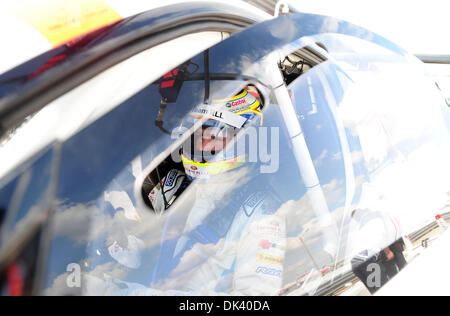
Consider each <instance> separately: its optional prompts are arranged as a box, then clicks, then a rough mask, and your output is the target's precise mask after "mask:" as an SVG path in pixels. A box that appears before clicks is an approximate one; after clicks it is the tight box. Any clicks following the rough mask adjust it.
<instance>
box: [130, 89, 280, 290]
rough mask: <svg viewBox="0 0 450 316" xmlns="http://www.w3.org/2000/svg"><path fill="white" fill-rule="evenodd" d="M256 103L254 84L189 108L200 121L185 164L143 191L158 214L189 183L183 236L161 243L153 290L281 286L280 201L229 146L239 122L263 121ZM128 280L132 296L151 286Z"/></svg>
mask: <svg viewBox="0 0 450 316" xmlns="http://www.w3.org/2000/svg"><path fill="white" fill-rule="evenodd" d="M262 107H263V104H262V101H261V98H260V95H259V93H258V91H257V89H256V88H255V87H253V86H247V87H246V88H245V89H244V90H242V91H241V92H240V93H238V94H237V95H236V96H234V97H232V98H229V99H222V100H215V101H214V102H212V104H211V105H204V106H203V107H201V108H199V109H197V110H196V111H194V112H193V113H191V117H193V118H194V119H196V120H202V122H203V123H202V124H203V125H202V128H201V129H199V130H198V132H197V133H195V134H194V135H193V136H192V137H191V139H189V140H188V141H187V142H186V143H185V144H184V145H183V147H182V153H181V157H182V161H183V167H184V170H178V169H171V170H169V171H168V172H167V173H166V174H164V175H162V176H161V177H160V179H159V180H160V181H159V182H160V183H158V185H156V186H155V187H154V188H153V189H152V190H151V191H150V192H149V194H148V198H149V200H150V202H151V205H152V207H153V209H154V211H155V212H156V213H158V214H161V213H164V212H167V214H169V215H170V207H171V205H172V204H173V203H175V200H176V199H177V198H178V197H179V196H181V194H182V192H183V191H184V190H186V187H188V186H189V187H191V188H192V187H195V190H191V191H189V192H194V193H193V194H195V198H194V202H193V206H192V208H191V210H190V213H189V215H188V217H187V220H186V224H185V226H184V231H183V232H182V233H181V237H180V238H178V240H177V241H176V242H167V243H165V244H163V245H162V246H161V251H160V258H159V262H158V267H157V269H156V271H155V273H154V276H155V277H154V279H153V282H152V287H153V288H158V289H161V290H173V289H177V290H182V291H187V293H191V294H192V293H194V294H206V295H211V294H218V293H232V294H243V295H271V294H275V293H276V292H277V291H278V290H279V289H280V288H281V285H282V276H283V260H284V252H285V242H286V239H285V231H286V223H285V221H284V219H283V217H282V216H281V215H280V214H278V213H277V210H278V208H279V206H280V203H279V202H278V201H277V198H276V196H275V195H274V194H273V193H272V191H271V189H270V188H269V187H267V186H266V185H265V182H264V181H263V177H262V176H261V175H258V176H255V175H256V173H257V171H256V170H255V168H252V164H251V163H249V162H248V159H247V156H246V153H245V152H239V150H234V149H233V150H229V149H228V147H229V146H228V145H229V144H230V143H231V142H232V141H233V140H235V138H236V137H237V136H236V135H237V133H238V132H239V131H241V130H242V129H243V128H246V127H247V126H249V125H250V124H252V125H253V126H255V125H256V126H257V124H258V123H259V124H260V125H262V123H263V115H262V112H261V110H262ZM245 179H251V180H250V181H248V182H247V183H243V182H245V181H247V180H245ZM186 192H187V191H186ZM163 239H164V237H163ZM122 286H123V285H122ZM127 286H128V290H131V291H134V293H133V294H139V293H140V294H146V293H147V292H148V291H149V289H143V288H140V287H133V286H131V285H127ZM140 291H141V292H140ZM142 291H143V292H142ZM169 293H171V292H169Z"/></svg>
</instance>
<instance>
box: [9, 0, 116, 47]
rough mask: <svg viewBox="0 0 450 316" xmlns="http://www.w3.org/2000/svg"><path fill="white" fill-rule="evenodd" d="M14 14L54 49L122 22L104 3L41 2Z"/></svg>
mask: <svg viewBox="0 0 450 316" xmlns="http://www.w3.org/2000/svg"><path fill="white" fill-rule="evenodd" d="M12 13H13V14H14V15H16V16H17V17H19V18H20V19H22V20H24V21H25V22H27V23H28V24H30V25H31V26H32V27H33V28H34V29H36V30H37V31H38V32H39V33H41V34H42V35H43V36H44V37H45V38H46V39H47V40H48V41H49V42H50V43H51V44H53V46H54V47H56V46H59V45H61V44H63V43H66V42H68V41H70V40H72V39H75V38H77V37H79V36H81V35H84V34H86V33H89V32H91V31H94V30H96V29H99V28H101V27H104V26H107V25H109V24H111V23H114V22H118V21H120V20H122V19H123V17H122V16H120V15H119V13H117V12H116V11H115V10H114V9H113V8H112V7H111V6H109V5H108V4H106V3H105V2H104V1H102V0H76V1H74V0H39V1H33V2H31V1H30V5H27V6H20V5H19V6H17V7H16V8H15V9H12Z"/></svg>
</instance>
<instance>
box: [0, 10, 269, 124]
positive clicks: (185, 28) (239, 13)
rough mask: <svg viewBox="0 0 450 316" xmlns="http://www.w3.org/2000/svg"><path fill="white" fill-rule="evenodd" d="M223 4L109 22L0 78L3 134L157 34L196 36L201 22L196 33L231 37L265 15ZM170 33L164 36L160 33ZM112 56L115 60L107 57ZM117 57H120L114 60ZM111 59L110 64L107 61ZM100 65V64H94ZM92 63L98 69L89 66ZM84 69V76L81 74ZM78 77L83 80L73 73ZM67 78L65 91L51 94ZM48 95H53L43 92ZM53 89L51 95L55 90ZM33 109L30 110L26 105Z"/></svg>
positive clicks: (160, 40) (135, 51)
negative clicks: (194, 25)
mask: <svg viewBox="0 0 450 316" xmlns="http://www.w3.org/2000/svg"><path fill="white" fill-rule="evenodd" d="M236 3H237V2H233V5H229V4H226V3H224V1H208V2H205V1H196V2H186V1H183V3H181V4H177V5H169V6H163V7H159V8H155V9H153V10H150V11H146V12H143V13H140V14H137V15H134V16H130V17H128V18H123V19H119V20H115V19H112V20H111V21H110V23H107V24H106V25H105V26H103V27H101V28H100V29H95V30H94V31H91V32H88V33H87V34H85V35H84V36H81V37H77V38H75V39H72V40H70V41H68V42H66V43H65V44H63V45H59V46H57V47H55V48H53V49H50V50H48V51H46V52H44V53H42V54H40V55H38V56H37V57H34V58H32V59H30V60H28V61H27V62H25V63H23V64H21V65H19V66H17V67H15V68H13V69H11V70H10V71H8V72H6V73H4V74H2V75H0V121H1V122H0V126H1V130H2V132H4V131H5V130H8V129H9V128H11V127H12V126H14V125H15V124H17V123H18V122H20V121H21V120H23V119H24V118H25V117H27V116H28V115H29V114H31V113H34V112H35V111H37V110H39V109H40V108H42V107H43V106H45V104H47V103H48V102H50V101H51V100H53V99H54V98H56V97H58V96H60V95H62V94H63V93H64V92H67V91H69V90H70V89H72V88H74V87H75V86H77V85H79V84H80V83H82V82H84V81H86V80H87V79H89V78H92V77H93V76H94V75H95V74H98V73H99V72H101V71H103V70H105V69H106V68H108V67H110V66H112V65H114V64H116V63H118V62H120V61H121V60H124V59H126V58H127V57H130V56H132V55H134V54H136V53H138V52H140V51H142V50H144V49H147V48H150V47H151V46H150V47H149V46H148V45H149V44H146V46H145V47H143V46H142V45H140V44H139V41H142V40H143V39H148V38H149V37H151V36H153V35H155V34H157V35H158V38H157V39H155V41H154V43H153V44H150V45H153V46H154V45H157V44H159V43H161V42H164V41H167V40H170V39H173V38H176V37H179V36H181V35H183V32H184V33H186V32H187V33H192V32H195V31H198V30H196V29H194V28H192V25H191V24H192V23H203V26H202V27H201V30H205V29H208V30H211V29H214V30H216V31H217V30H221V31H228V32H235V31H238V30H241V29H242V28H245V27H247V26H250V25H252V24H254V23H258V22H261V21H263V20H264V19H267V18H269V17H270V16H269V15H268V14H266V13H264V12H262V11H254V10H250V9H251V8H252V7H251V6H249V5H247V6H243V7H241V8H240V9H239V10H236ZM165 33H167V34H169V33H171V35H167V36H165V35H164V34H165ZM130 46H133V47H134V48H133V50H134V51H133V52H130V54H125V55H124V54H122V53H118V51H119V50H120V49H122V48H124V47H130ZM112 55H116V57H112ZM118 55H120V57H118ZM108 56H109V57H111V58H112V59H113V61H111V63H108V62H106V58H107V57H108ZM99 60H102V62H101V63H99V62H98V61H99ZM92 63H94V64H95V63H96V64H97V66H98V67H99V68H97V67H93V64H92ZM86 68H88V70H89V71H88V72H90V74H87V73H86V71H85V70H86ZM77 72H82V73H83V74H84V75H83V78H78V79H77V78H76V77H75V76H74V74H75V73H77ZM64 78H66V79H67V82H66V83H68V86H66V87H64V88H62V89H59V90H58V89H55V87H56V86H58V84H60V83H62V82H63V81H64ZM48 90H52V91H53V92H52V93H45V92H46V91H48ZM56 90H58V91H57V92H56V93H55V91H56ZM30 102H31V103H32V104H33V105H30V104H29V103H30Z"/></svg>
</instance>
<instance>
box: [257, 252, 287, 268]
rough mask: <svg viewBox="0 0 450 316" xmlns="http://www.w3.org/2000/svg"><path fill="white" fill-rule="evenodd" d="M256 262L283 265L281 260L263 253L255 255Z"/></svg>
mask: <svg viewBox="0 0 450 316" xmlns="http://www.w3.org/2000/svg"><path fill="white" fill-rule="evenodd" d="M256 260H257V261H259V262H265V263H270V264H275V265H280V266H281V265H283V258H281V257H278V256H272V255H268V254H264V253H257V254H256Z"/></svg>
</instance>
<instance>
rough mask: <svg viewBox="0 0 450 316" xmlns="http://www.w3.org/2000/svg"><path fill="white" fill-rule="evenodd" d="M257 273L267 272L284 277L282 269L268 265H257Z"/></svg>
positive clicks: (266, 273) (267, 273)
mask: <svg viewBox="0 0 450 316" xmlns="http://www.w3.org/2000/svg"><path fill="white" fill-rule="evenodd" d="M255 272H256V273H257V274H265V275H271V276H274V277H277V278H281V277H282V271H281V270H278V269H273V268H268V267H263V266H260V267H257V268H256V271H255Z"/></svg>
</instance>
